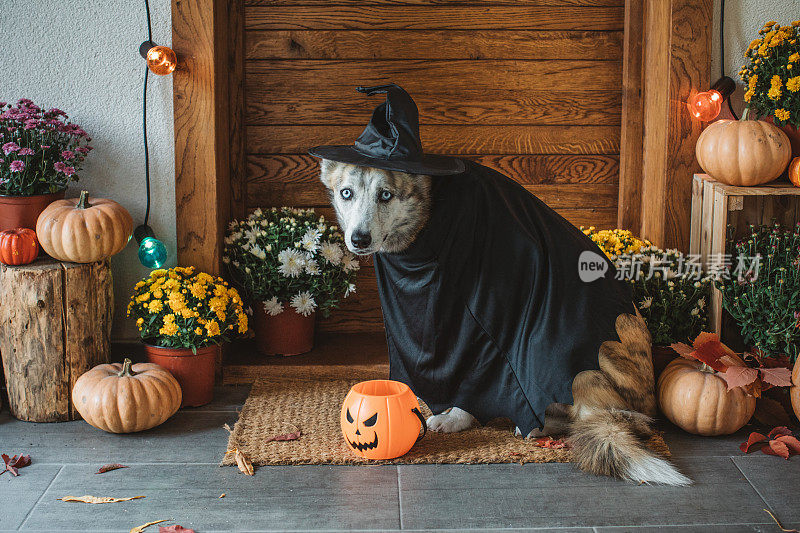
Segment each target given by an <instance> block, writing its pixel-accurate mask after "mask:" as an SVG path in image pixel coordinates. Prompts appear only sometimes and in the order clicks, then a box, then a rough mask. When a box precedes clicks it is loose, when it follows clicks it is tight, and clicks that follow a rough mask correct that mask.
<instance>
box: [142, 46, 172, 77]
mask: <svg viewBox="0 0 800 533" xmlns="http://www.w3.org/2000/svg"><path fill="white" fill-rule="evenodd" d="M145 59H147V68H149V69H150V72H152V73H153V74H158V75H159V76H166V75H167V74H171V73H172V71H173V70H175V67H176V66H177V65H178V58H177V56H176V55H175V52H174V51H173V50H172V48H169V47H167V46H154V47H152V48H150V49H149V50H148V51H147V57H146V58H145Z"/></svg>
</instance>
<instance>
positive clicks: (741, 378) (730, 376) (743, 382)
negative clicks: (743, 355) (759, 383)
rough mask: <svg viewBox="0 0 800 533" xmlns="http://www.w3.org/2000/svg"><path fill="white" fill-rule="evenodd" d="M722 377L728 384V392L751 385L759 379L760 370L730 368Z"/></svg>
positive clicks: (742, 367) (743, 367) (738, 367)
mask: <svg viewBox="0 0 800 533" xmlns="http://www.w3.org/2000/svg"><path fill="white" fill-rule="evenodd" d="M720 377H722V379H724V380H725V382H726V383H727V384H728V390H731V389H733V388H734V387H746V386H748V385H750V384H751V383H752V382H754V381H755V380H756V379H757V378H758V370H756V369H755V368H750V367H746V366H730V367H728V369H727V370H726V371H725V372H723V373H721V374H720Z"/></svg>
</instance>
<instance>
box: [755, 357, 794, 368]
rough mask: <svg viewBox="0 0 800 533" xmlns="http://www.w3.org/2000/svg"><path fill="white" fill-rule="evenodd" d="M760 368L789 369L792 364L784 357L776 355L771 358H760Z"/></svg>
mask: <svg viewBox="0 0 800 533" xmlns="http://www.w3.org/2000/svg"><path fill="white" fill-rule="evenodd" d="M760 366H765V367H767V368H780V367H783V368H790V367H791V366H792V363H791V362H790V361H789V358H788V357H786V356H785V355H778V356H773V357H762V358H761V365H760Z"/></svg>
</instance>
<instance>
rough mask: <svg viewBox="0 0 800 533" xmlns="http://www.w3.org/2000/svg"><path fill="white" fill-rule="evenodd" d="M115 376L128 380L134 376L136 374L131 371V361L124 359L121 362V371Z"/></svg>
mask: <svg viewBox="0 0 800 533" xmlns="http://www.w3.org/2000/svg"><path fill="white" fill-rule="evenodd" d="M117 375H118V376H119V377H121V378H122V377H126V378H129V377H131V376H135V375H136V372H134V371H133V370H131V360H130V359H129V358H127V357H126V358H125V360H124V361H123V362H122V370H120V371H119V374H117Z"/></svg>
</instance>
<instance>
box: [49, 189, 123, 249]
mask: <svg viewBox="0 0 800 533" xmlns="http://www.w3.org/2000/svg"><path fill="white" fill-rule="evenodd" d="M132 233H133V219H132V218H131V215H130V213H128V210H127V209H125V208H124V207H122V206H121V205H119V204H118V203H117V202H115V201H114V200H107V199H105V198H92V199H91V200H90V199H89V193H88V192H87V191H81V196H80V198H78V199H67V200H57V201H55V202H53V203H52V204H50V205H49V206H47V208H46V209H45V210H44V211H42V214H41V215H39V219H38V220H37V221H36V235H37V237H38V238H39V243H40V244H41V245H42V249H44V251H45V252H47V253H48V255H50V256H52V257H54V258H55V259H58V260H60V261H72V262H73V263H94V262H95V261H102V260H103V259H106V258H108V257H111V256H112V255H114V254H117V253H119V252H121V251H122V249H123V248H125V245H126V244H128V241H129V240H130V238H131V234H132Z"/></svg>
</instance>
